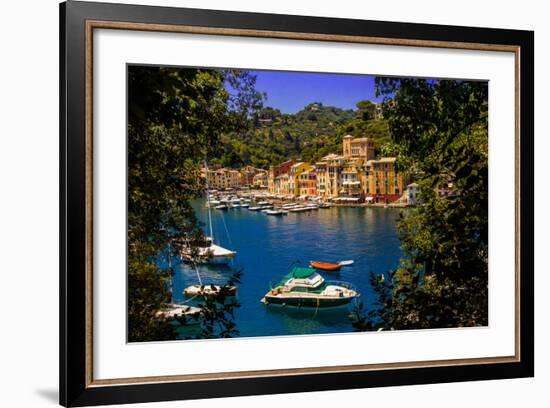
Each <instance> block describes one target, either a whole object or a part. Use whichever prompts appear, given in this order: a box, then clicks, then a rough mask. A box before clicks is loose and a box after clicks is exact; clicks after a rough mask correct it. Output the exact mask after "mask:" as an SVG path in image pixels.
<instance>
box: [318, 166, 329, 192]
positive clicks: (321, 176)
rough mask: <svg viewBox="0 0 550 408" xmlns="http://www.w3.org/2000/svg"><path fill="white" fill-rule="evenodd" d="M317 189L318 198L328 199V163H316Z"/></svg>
mask: <svg viewBox="0 0 550 408" xmlns="http://www.w3.org/2000/svg"><path fill="white" fill-rule="evenodd" d="M315 187H316V188H315V189H316V192H317V196H319V197H321V198H328V174H327V162H326V161H320V162H317V163H315Z"/></svg>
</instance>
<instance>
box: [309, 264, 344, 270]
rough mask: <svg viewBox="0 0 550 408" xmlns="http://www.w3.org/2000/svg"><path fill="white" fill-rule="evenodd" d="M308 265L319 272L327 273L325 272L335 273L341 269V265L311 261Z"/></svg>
mask: <svg viewBox="0 0 550 408" xmlns="http://www.w3.org/2000/svg"><path fill="white" fill-rule="evenodd" d="M309 265H310V266H311V267H312V268H315V269H319V270H321V271H327V272H337V271H339V270H340V268H341V267H342V265H340V264H331V263H328V262H317V261H311V262H310V263H309Z"/></svg>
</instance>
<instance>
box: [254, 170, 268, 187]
mask: <svg viewBox="0 0 550 408" xmlns="http://www.w3.org/2000/svg"><path fill="white" fill-rule="evenodd" d="M252 186H254V187H259V188H267V171H265V170H260V171H258V172H257V173H256V174H255V175H254V177H253V178H252Z"/></svg>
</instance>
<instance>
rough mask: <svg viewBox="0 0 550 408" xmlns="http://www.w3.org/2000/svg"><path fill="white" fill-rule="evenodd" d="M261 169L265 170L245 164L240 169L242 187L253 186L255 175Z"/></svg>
mask: <svg viewBox="0 0 550 408" xmlns="http://www.w3.org/2000/svg"><path fill="white" fill-rule="evenodd" d="M261 171H265V170H261V169H257V168H256V167H253V166H245V167H242V168H241V169H239V176H240V185H241V187H248V186H252V185H253V184H254V176H255V175H256V174H258V173H259V172H261Z"/></svg>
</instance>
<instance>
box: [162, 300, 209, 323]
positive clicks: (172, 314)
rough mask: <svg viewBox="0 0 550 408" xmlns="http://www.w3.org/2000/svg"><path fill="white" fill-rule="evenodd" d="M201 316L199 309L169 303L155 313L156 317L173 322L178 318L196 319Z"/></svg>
mask: <svg viewBox="0 0 550 408" xmlns="http://www.w3.org/2000/svg"><path fill="white" fill-rule="evenodd" d="M200 314H201V309H200V308H199V307H194V306H186V305H178V304H175V303H171V304H169V305H166V307H165V308H163V309H161V310H159V311H158V312H157V313H156V316H157V317H160V318H163V319H167V320H173V319H177V318H178V317H185V318H190V317H191V318H196V317H199V315H200Z"/></svg>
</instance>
